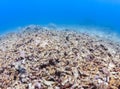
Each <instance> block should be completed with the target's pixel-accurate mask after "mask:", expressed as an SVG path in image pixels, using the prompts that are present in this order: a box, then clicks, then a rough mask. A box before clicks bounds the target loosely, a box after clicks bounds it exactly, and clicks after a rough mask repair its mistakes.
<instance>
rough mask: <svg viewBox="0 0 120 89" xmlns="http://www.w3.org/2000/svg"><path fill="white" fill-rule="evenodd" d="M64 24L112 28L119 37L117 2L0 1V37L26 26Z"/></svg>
mask: <svg viewBox="0 0 120 89" xmlns="http://www.w3.org/2000/svg"><path fill="white" fill-rule="evenodd" d="M49 23H55V24H67V25H73V24H76V25H87V26H99V27H108V28H111V29H112V30H111V31H113V32H116V33H119V34H120V30H119V29H120V2H119V1H118V0H114V1H113V0H19V1H18V0H1V1H0V34H2V33H5V32H9V31H10V30H12V29H13V28H16V27H19V26H25V25H29V24H49Z"/></svg>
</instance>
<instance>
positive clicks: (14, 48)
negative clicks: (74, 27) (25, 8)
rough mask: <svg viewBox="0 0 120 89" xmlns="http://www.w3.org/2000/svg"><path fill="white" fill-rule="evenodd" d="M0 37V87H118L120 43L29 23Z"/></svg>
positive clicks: (119, 83)
mask: <svg viewBox="0 0 120 89" xmlns="http://www.w3.org/2000/svg"><path fill="white" fill-rule="evenodd" d="M23 29H24V30H23V31H22V32H18V33H13V34H8V35H6V36H4V37H1V39H0V89H120V45H119V43H116V42H113V41H111V40H106V39H101V38H100V37H99V36H92V35H90V34H87V33H80V32H79V33H77V32H73V31H65V30H61V31H59V30H55V29H54V30H49V29H47V28H44V27H41V26H37V25H33V26H27V27H25V28H23Z"/></svg>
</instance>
